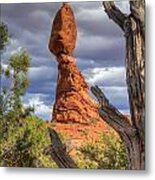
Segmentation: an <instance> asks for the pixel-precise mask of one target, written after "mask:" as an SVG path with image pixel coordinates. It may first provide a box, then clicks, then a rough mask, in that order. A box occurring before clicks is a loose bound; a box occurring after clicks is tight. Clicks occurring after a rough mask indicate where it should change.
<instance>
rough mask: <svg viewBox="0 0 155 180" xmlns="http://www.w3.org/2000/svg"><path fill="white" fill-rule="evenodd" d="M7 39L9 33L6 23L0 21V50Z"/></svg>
mask: <svg viewBox="0 0 155 180" xmlns="http://www.w3.org/2000/svg"><path fill="white" fill-rule="evenodd" d="M8 41H9V34H8V29H7V26H6V24H4V23H3V22H2V21H0V51H1V50H3V49H4V47H5V45H6V43H7V42H8Z"/></svg>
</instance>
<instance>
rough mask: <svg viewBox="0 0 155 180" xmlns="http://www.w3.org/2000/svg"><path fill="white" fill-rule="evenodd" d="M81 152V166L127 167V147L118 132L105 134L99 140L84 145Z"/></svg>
mask: <svg viewBox="0 0 155 180" xmlns="http://www.w3.org/2000/svg"><path fill="white" fill-rule="evenodd" d="M80 152H81V155H80V157H81V158H80V159H78V161H77V163H78V164H79V166H80V167H81V168H98V169H126V166H127V157H126V153H125V148H124V145H123V143H122V141H121V140H120V138H119V137H118V136H117V135H116V134H109V135H107V134H103V135H102V137H101V140H100V141H99V142H97V143H94V144H90V143H89V144H87V145H84V146H82V147H81V148H80Z"/></svg>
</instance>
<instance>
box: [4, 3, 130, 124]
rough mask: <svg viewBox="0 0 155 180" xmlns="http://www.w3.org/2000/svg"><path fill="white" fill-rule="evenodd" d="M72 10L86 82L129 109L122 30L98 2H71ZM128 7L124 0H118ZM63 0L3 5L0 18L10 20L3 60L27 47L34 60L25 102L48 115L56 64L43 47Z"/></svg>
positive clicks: (37, 111) (116, 103)
mask: <svg viewBox="0 0 155 180" xmlns="http://www.w3.org/2000/svg"><path fill="white" fill-rule="evenodd" d="M70 4H71V5H72V8H73V10H74V14H75V18H76V22H77V29H78V38H77V44H76V49H75V57H76V59H77V65H78V67H79V69H80V70H81V72H82V74H83V75H84V76H85V78H86V81H87V82H88V84H89V85H90V86H91V85H94V84H95V85H99V86H100V87H101V88H102V90H103V91H104V92H105V94H106V95H107V97H108V98H109V99H110V101H111V103H113V104H114V105H115V106H116V107H118V109H119V110H120V111H122V112H124V113H127V112H128V111H129V107H128V99H127V98H128V97H127V89H126V83H125V68H124V66H125V65H124V64H125V63H124V59H125V40H124V36H123V32H122V31H121V30H120V29H119V27H118V26H117V25H116V24H115V23H114V22H113V21H111V20H109V18H108V17H107V15H106V14H105V12H104V9H103V7H102V3H101V2H79V3H78V2H74V3H70ZM116 4H117V5H118V6H119V7H120V8H121V10H122V11H124V12H125V13H128V12H129V7H128V3H127V2H117V3H116ZM60 6H61V3H56V2H55V3H54V2H52V3H34V4H1V18H2V20H3V21H4V22H5V23H6V24H7V25H8V30H9V32H10V34H11V41H10V43H9V45H8V46H7V48H6V50H5V51H4V52H3V54H2V56H1V59H2V65H3V66H4V67H5V66H6V65H7V63H8V62H7V60H8V57H9V56H10V55H11V54H13V53H15V52H17V51H19V49H20V48H21V47H24V48H26V49H27V50H28V52H29V53H30V55H31V58H32V62H31V67H30V70H29V78H30V86H29V88H28V90H27V92H26V94H25V96H24V98H23V101H24V104H26V105H28V104H29V105H34V106H35V109H36V114H37V115H39V116H40V117H42V118H43V119H46V120H47V119H49V118H51V113H52V106H53V103H54V99H55V89H56V79H57V63H56V61H55V57H54V56H53V55H52V54H51V53H50V52H49V50H48V48H47V44H48V38H49V35H50V31H51V25H52V21H53V18H54V16H55V14H56V12H57V11H58V9H59V7H60Z"/></svg>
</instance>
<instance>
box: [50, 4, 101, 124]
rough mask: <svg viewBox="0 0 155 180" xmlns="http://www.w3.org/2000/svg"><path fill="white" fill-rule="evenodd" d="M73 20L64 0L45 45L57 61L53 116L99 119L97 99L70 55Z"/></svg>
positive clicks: (69, 120)
mask: <svg viewBox="0 0 155 180" xmlns="http://www.w3.org/2000/svg"><path fill="white" fill-rule="evenodd" d="M76 33H77V30H76V23H75V18H74V15H73V11H72V9H71V7H70V6H69V5H68V4H66V3H64V4H63V6H62V7H61V8H60V10H59V11H58V12H57V14H56V17H55V19H54V22H53V27H52V32H51V37H50V41H49V49H50V51H51V52H52V53H53V54H54V55H55V56H56V59H57V62H58V79H57V89H56V99H55V104H54V108H53V120H55V121H56V122H62V123H89V122H91V121H93V120H99V119H100V118H99V115H98V103H97V102H95V101H94V100H93V99H92V98H91V97H90V95H89V88H88V86H87V84H86V82H85V80H84V77H83V76H82V74H81V73H80V71H79V69H78V68H77V66H76V60H75V58H74V57H73V56H72V55H73V51H74V48H75V44H76Z"/></svg>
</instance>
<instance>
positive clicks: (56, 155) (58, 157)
mask: <svg viewBox="0 0 155 180" xmlns="http://www.w3.org/2000/svg"><path fill="white" fill-rule="evenodd" d="M49 133H50V138H51V142H52V145H51V148H50V154H51V157H52V159H53V160H54V161H55V162H56V164H57V165H58V167H59V168H78V167H77V165H76V164H75V162H74V161H73V159H72V158H71V157H70V156H69V154H68V153H67V152H66V148H65V147H64V145H63V144H62V142H61V140H60V138H59V136H58V134H57V132H56V131H55V130H54V129H52V128H49Z"/></svg>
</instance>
